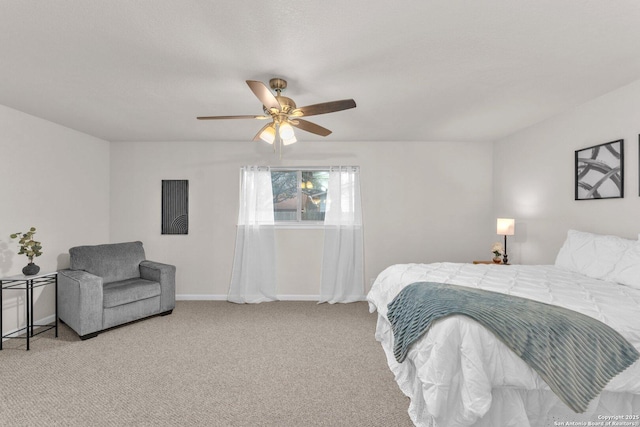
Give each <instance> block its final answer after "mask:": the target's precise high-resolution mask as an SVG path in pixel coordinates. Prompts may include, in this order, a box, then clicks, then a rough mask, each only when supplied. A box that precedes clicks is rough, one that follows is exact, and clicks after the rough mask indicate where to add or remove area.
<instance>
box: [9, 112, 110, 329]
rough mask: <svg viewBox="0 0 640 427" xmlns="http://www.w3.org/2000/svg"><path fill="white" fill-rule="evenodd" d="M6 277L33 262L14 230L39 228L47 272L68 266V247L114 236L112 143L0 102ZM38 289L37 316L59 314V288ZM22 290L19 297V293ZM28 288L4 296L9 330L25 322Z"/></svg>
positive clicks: (42, 264)
mask: <svg viewBox="0 0 640 427" xmlns="http://www.w3.org/2000/svg"><path fill="white" fill-rule="evenodd" d="M0 161H1V162H2V167H0V200H2V209H1V210H0V277H7V276H12V275H16V274H21V273H22V267H24V266H25V265H26V264H27V263H28V259H27V257H26V256H24V255H17V252H18V243H17V239H16V240H11V239H10V238H9V235H10V234H12V233H15V232H17V231H27V230H28V229H29V228H30V227H31V226H34V227H36V228H37V231H36V235H35V238H36V240H39V241H41V242H42V246H43V249H42V252H43V254H42V256H40V257H37V258H35V259H34V262H35V263H36V264H37V265H39V266H40V267H41V271H43V272H44V271H55V270H57V269H60V268H65V267H68V265H69V256H68V249H69V248H70V247H71V246H75V245H79V244H96V243H104V242H107V240H108V238H109V230H108V228H109V143H108V142H107V141H103V140H100V139H97V138H94V137H91V136H88V135H85V134H82V133H80V132H76V131H74V130H71V129H68V128H65V127H62V126H59V125H56V124H54V123H51V122H48V121H46V120H42V119H39V118H37V117H33V116H30V115H28V114H24V113H22V112H19V111H16V110H13V109H11V108H8V107H4V106H0ZM48 288H50V287H45V288H44V292H42V293H40V292H38V293H37V297H36V298H37V300H36V302H35V306H34V311H35V318H36V319H38V318H43V317H47V316H49V315H52V314H53V306H54V305H53V304H54V303H53V295H54V294H53V289H48ZM18 295H20V296H18ZM22 295H23V293H19V294H18V293H16V292H7V291H5V293H4V301H3V307H2V316H3V321H4V324H3V334H4V333H7V332H8V331H13V330H15V329H17V328H18V327H21V326H23V325H24V300H23V299H22Z"/></svg>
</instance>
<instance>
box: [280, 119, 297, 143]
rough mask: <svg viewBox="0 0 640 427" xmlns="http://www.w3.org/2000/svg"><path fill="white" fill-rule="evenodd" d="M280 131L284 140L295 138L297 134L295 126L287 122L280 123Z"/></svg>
mask: <svg viewBox="0 0 640 427" xmlns="http://www.w3.org/2000/svg"><path fill="white" fill-rule="evenodd" d="M278 132H279V133H280V138H282V141H283V142H285V141H287V140H291V139H295V137H296V136H295V134H294V133H293V127H291V125H290V124H289V123H287V122H284V123H281V124H280V129H278ZM293 142H295V141H293ZM289 144H292V142H290V143H289ZM285 145H287V143H286V142H285Z"/></svg>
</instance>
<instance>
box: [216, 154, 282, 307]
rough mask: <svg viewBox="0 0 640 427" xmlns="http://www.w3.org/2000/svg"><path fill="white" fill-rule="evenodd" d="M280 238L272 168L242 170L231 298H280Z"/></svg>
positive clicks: (254, 300)
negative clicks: (274, 216) (277, 269)
mask: <svg viewBox="0 0 640 427" xmlns="http://www.w3.org/2000/svg"><path fill="white" fill-rule="evenodd" d="M275 295H276V240H275V229H274V219H273V191H272V188H271V169H270V168H268V167H259V166H245V167H243V168H242V169H241V171H240V209H239V212H238V229H237V234H236V250H235V256H234V259H233V271H232V273H231V285H230V286H229V295H228V296H227V300H228V301H231V302H235V303H259V302H263V301H273V300H275V299H276V296H275Z"/></svg>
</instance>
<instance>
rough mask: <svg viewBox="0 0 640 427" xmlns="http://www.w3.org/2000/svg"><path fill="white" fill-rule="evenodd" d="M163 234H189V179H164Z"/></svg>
mask: <svg viewBox="0 0 640 427" xmlns="http://www.w3.org/2000/svg"><path fill="white" fill-rule="evenodd" d="M162 234H189V181H188V180H186V179H163V180H162Z"/></svg>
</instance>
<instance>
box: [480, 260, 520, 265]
mask: <svg viewBox="0 0 640 427" xmlns="http://www.w3.org/2000/svg"><path fill="white" fill-rule="evenodd" d="M473 263H474V264H495V265H511V264H509V263H506V264H503V263H501V262H500V263H497V262H493V261H473Z"/></svg>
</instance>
